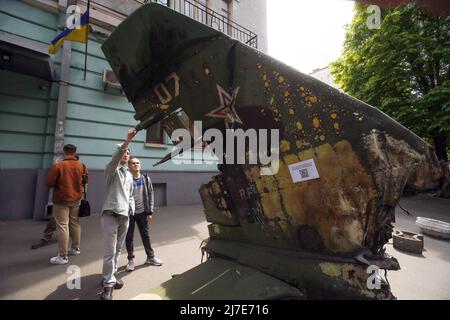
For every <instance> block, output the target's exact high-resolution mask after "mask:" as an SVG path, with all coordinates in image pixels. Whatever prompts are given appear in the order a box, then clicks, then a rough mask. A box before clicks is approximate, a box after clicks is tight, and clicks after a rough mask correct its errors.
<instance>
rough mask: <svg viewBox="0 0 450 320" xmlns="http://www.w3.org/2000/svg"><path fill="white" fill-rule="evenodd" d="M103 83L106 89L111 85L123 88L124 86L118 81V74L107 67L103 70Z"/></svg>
mask: <svg viewBox="0 0 450 320" xmlns="http://www.w3.org/2000/svg"><path fill="white" fill-rule="evenodd" d="M103 85H104V88H105V90H106V88H108V87H111V88H115V89H120V90H121V89H122V86H121V85H120V82H119V81H117V78H116V75H115V74H114V72H112V70H108V69H105V70H103Z"/></svg>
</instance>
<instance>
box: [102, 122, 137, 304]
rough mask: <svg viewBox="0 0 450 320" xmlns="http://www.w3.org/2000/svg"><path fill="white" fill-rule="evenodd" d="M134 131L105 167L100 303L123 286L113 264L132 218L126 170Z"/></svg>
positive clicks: (131, 188)
mask: <svg viewBox="0 0 450 320" xmlns="http://www.w3.org/2000/svg"><path fill="white" fill-rule="evenodd" d="M136 133H137V131H136V129H130V130H129V131H128V134H127V138H126V140H125V141H124V142H123V143H122V145H118V146H117V150H116V152H114V154H113V155H112V159H111V161H110V162H109V163H108V164H107V165H106V170H105V182H106V193H105V200H104V202H103V207H102V218H101V222H102V229H103V234H104V256H103V271H102V274H103V278H102V284H103V292H102V294H101V299H102V300H112V293H113V290H114V288H115V289H120V288H122V286H123V283H122V281H121V280H119V279H116V277H115V276H114V274H115V273H116V271H117V262H118V261H119V257H120V253H121V250H122V247H123V245H124V242H125V236H126V234H127V230H128V224H129V216H130V215H133V214H134V198H133V176H132V175H131V173H130V171H129V170H128V167H127V162H128V160H129V157H130V150H129V149H128V144H129V143H130V142H131V140H132V139H133V138H134V136H135V135H136Z"/></svg>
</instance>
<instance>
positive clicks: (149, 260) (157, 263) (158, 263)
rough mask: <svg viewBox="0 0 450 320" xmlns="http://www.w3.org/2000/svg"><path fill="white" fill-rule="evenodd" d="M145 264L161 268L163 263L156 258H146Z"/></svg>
mask: <svg viewBox="0 0 450 320" xmlns="http://www.w3.org/2000/svg"><path fill="white" fill-rule="evenodd" d="M145 264H150V265H152V266H158V267H159V266H162V264H163V262H162V261H161V260H159V259H158V258H155V257H153V258H147V260H145Z"/></svg>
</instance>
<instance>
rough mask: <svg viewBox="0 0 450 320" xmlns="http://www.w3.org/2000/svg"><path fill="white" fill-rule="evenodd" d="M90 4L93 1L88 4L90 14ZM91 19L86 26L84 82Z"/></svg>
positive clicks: (89, 0)
mask: <svg viewBox="0 0 450 320" xmlns="http://www.w3.org/2000/svg"><path fill="white" fill-rule="evenodd" d="M90 4H91V0H88V3H87V10H88V12H89V7H90ZM88 15H90V12H89V13H88ZM89 19H90V17H88V22H87V25H86V46H85V47H84V80H86V69H87V50H88V42H89Z"/></svg>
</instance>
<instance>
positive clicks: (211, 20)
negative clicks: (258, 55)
mask: <svg viewBox="0 0 450 320" xmlns="http://www.w3.org/2000/svg"><path fill="white" fill-rule="evenodd" d="M148 2H157V3H159V4H162V5H165V6H168V7H169V8H171V9H173V10H175V11H177V12H179V13H182V14H184V15H186V16H188V17H190V18H192V19H194V20H196V21H198V22H201V23H203V24H206V25H208V26H210V27H212V28H214V29H216V30H218V31H221V32H223V33H225V34H227V35H229V36H230V37H232V38H234V39H236V40H239V41H241V42H243V43H245V44H247V45H249V46H251V47H254V48H256V49H257V48H258V36H257V35H256V34H255V33H254V32H252V31H250V30H249V29H247V28H245V27H243V26H241V25H240V24H238V23H236V22H234V21H232V20H230V19H228V17H226V16H224V15H222V14H220V13H218V12H216V11H214V10H212V9H210V8H208V7H207V6H206V5H204V4H203V3H200V2H198V1H195V0H146V1H145V2H144V3H148Z"/></svg>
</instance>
